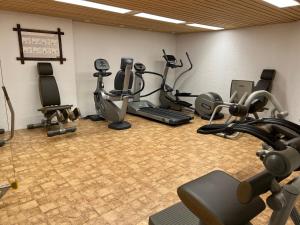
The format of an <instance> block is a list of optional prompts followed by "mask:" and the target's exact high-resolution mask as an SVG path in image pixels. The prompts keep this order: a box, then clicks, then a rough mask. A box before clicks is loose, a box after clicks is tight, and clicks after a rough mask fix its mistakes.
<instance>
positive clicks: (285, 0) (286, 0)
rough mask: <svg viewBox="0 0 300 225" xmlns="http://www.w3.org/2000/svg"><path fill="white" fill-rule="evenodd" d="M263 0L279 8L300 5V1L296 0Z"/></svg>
mask: <svg viewBox="0 0 300 225" xmlns="http://www.w3.org/2000/svg"><path fill="white" fill-rule="evenodd" d="M263 1H265V2H267V3H270V4H272V5H275V6H277V7H279V8H285V7H291V6H297V5H300V3H299V2H297V1H295V0H263Z"/></svg>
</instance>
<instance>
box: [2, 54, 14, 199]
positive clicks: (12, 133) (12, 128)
mask: <svg viewBox="0 0 300 225" xmlns="http://www.w3.org/2000/svg"><path fill="white" fill-rule="evenodd" d="M0 74H1V81H2V90H3V93H4V97H5V101H6V103H5V108H6V104H7V105H8V109H9V111H10V114H11V115H10V119H11V121H10V135H9V137H8V138H6V139H2V140H0V147H3V146H4V145H5V144H7V143H8V142H9V141H11V140H12V139H13V137H14V133H15V112H14V109H13V106H12V103H11V101H10V98H9V95H8V93H7V90H6V87H5V85H4V77H3V72H2V62H1V60H0ZM6 120H7V124H8V126H9V119H8V111H7V108H6ZM4 133H5V130H4V129H0V134H4ZM10 154H11V163H12V167H13V172H14V181H12V182H10V183H7V184H0V199H1V198H2V197H3V196H4V195H5V194H6V192H7V191H8V190H9V189H10V188H12V189H17V188H18V182H17V180H16V171H15V166H14V160H13V149H12V146H11V145H10Z"/></svg>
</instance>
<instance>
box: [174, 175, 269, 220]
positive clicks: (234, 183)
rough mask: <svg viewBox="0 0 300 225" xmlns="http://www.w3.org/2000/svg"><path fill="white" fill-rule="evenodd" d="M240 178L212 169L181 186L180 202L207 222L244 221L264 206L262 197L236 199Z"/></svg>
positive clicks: (179, 191)
mask: <svg viewBox="0 0 300 225" xmlns="http://www.w3.org/2000/svg"><path fill="white" fill-rule="evenodd" d="M239 183H240V182H239V181H238V180H236V179H235V178H233V177H232V176H230V175H228V174H227V173H225V172H223V171H213V172H211V173H209V174H207V175H205V176H203V177H200V178H198V179H196V180H193V181H191V182H188V183H186V184H184V185H182V186H180V187H179V188H178V190H177V192H178V196H179V198H180V199H181V201H182V202H183V204H184V205H185V206H186V207H187V208H188V209H189V210H190V211H191V212H193V213H194V214H195V215H196V216H197V217H198V218H201V221H202V222H204V224H207V225H243V224H247V223H248V222H249V221H251V220H252V219H253V218H254V217H255V216H257V215H258V214H259V213H261V212H262V211H263V210H264V209H265V207H266V206H265V203H264V202H263V200H262V199H261V198H256V199H255V200H253V201H252V202H251V203H249V204H245V205H243V204H241V203H239V201H238V199H237V196H236V191H237V187H238V185H239Z"/></svg>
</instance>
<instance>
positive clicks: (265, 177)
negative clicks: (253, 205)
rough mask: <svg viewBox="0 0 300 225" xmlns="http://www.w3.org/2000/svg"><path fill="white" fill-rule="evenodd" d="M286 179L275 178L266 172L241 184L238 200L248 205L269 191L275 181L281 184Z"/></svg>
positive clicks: (238, 190)
mask: <svg viewBox="0 0 300 225" xmlns="http://www.w3.org/2000/svg"><path fill="white" fill-rule="evenodd" d="M285 178H286V176H285V177H280V178H278V177H274V176H273V175H272V174H271V173H269V172H268V171H267V170H264V171H262V172H260V173H259V174H257V175H255V176H253V177H251V178H249V179H247V180H245V181H243V182H241V183H240V184H239V186H238V189H237V197H238V200H239V201H240V203H242V204H248V203H250V202H251V201H252V200H253V199H255V198H256V197H258V196H259V195H261V194H264V193H266V192H267V191H269V190H270V188H271V184H272V181H273V180H274V179H276V180H277V181H278V182H280V181H282V180H283V179H285Z"/></svg>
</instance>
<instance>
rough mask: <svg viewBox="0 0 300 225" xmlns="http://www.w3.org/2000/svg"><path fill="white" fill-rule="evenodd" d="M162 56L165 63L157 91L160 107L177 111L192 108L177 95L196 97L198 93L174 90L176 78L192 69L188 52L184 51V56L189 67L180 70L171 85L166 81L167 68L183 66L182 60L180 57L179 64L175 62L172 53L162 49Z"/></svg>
mask: <svg viewBox="0 0 300 225" xmlns="http://www.w3.org/2000/svg"><path fill="white" fill-rule="evenodd" d="M162 51H163V58H164V59H165V60H166V65H165V69H164V73H163V80H162V84H161V90H160V93H159V100H160V107H162V108H166V109H173V110H177V111H182V110H183V109H191V110H194V108H193V107H192V104H191V103H189V102H187V101H182V100H181V99H180V98H179V97H193V98H196V97H198V95H192V94H191V93H186V92H180V91H179V90H176V89H175V88H176V83H177V82H178V80H179V79H180V78H181V77H182V76H184V75H185V74H186V73H187V72H189V71H191V70H192V69H193V64H192V61H191V59H190V56H189V54H188V52H186V57H187V59H188V62H189V64H190V65H189V67H188V68H187V69H185V70H184V71H182V72H181V73H180V74H179V75H178V77H177V78H176V80H175V82H174V84H173V87H171V86H170V85H168V84H167V83H166V82H167V77H168V72H169V69H176V68H181V67H183V62H182V60H181V59H180V60H179V64H178V62H177V59H176V57H175V56H174V55H168V54H167V53H166V51H165V50H164V49H163V50H162Z"/></svg>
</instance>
